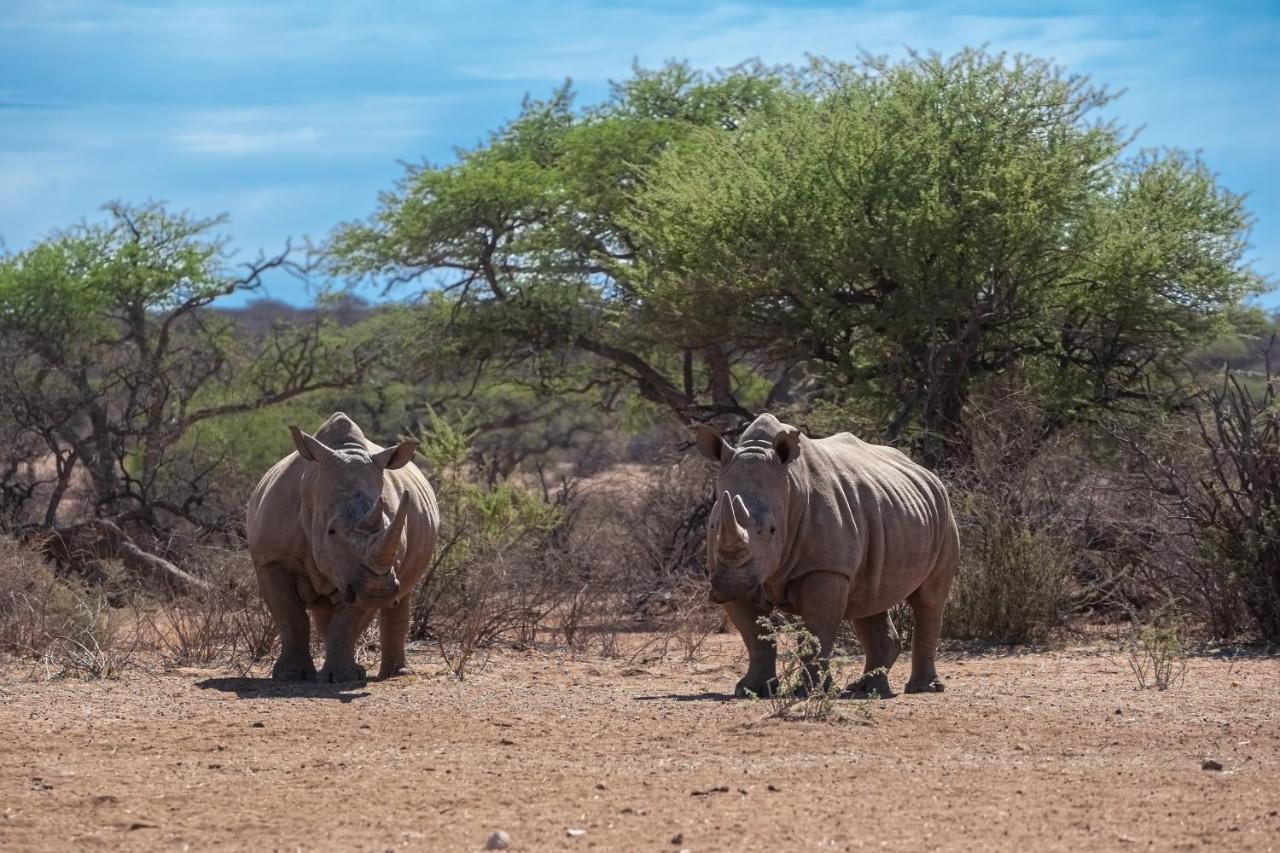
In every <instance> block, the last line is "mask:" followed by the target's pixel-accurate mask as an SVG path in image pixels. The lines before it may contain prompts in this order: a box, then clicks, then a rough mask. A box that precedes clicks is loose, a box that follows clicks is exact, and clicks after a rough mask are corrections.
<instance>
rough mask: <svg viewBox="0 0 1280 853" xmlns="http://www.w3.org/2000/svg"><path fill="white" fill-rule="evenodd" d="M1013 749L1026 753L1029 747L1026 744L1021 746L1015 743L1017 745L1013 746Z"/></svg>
mask: <svg viewBox="0 0 1280 853" xmlns="http://www.w3.org/2000/svg"><path fill="white" fill-rule="evenodd" d="M1013 748H1014V749H1016V750H1018V752H1026V751H1027V747H1026V746H1025V745H1024V744H1020V743H1015V744H1014V745H1013Z"/></svg>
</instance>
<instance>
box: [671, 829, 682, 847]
mask: <svg viewBox="0 0 1280 853" xmlns="http://www.w3.org/2000/svg"><path fill="white" fill-rule="evenodd" d="M671 843H672V844H674V845H676V846H677V847H679V846H680V845H681V844H684V833H683V832H677V833H676V834H675V835H673V836H671Z"/></svg>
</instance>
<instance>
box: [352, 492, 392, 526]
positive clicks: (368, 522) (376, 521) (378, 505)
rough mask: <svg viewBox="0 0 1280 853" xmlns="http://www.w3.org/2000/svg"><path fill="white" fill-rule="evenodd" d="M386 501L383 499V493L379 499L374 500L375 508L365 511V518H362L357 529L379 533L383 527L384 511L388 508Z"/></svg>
mask: <svg viewBox="0 0 1280 853" xmlns="http://www.w3.org/2000/svg"><path fill="white" fill-rule="evenodd" d="M386 506H387V505H386V502H385V501H383V500H382V495H378V499H377V500H376V501H374V502H373V508H372V509H370V510H369V511H368V512H367V513H365V515H364V518H362V519H360V521H359V523H358V524H356V529H357V530H363V531H364V532H365V533H377V532H378V531H379V530H381V529H382V524H383V521H384V519H383V512H384V511H385V509H386Z"/></svg>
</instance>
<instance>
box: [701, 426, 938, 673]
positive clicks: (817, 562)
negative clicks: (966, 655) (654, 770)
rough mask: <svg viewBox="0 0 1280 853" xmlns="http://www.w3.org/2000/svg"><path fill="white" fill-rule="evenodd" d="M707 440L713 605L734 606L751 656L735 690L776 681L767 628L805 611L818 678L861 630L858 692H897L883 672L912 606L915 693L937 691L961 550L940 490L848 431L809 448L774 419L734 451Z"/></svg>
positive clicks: (712, 435) (920, 471)
mask: <svg viewBox="0 0 1280 853" xmlns="http://www.w3.org/2000/svg"><path fill="white" fill-rule="evenodd" d="M697 444H698V449H699V450H700V451H701V452H702V454H703V455H704V456H707V457H708V458H710V459H712V460H715V461H716V462H718V463H719V465H720V472H719V476H718V478H717V483H716V491H717V493H718V494H719V498H718V499H717V501H716V505H715V507H714V508H713V509H712V512H711V517H710V519H709V521H708V528H707V563H708V567H709V570H710V575H711V599H712V601H714V602H717V603H720V604H723V605H724V608H725V611H726V613H727V614H728V616H729V619H730V621H732V622H733V624H734V626H735V627H736V628H737V629H738V631H739V632H740V633H741V634H742V638H743V641H744V642H745V643H746V645H747V652H748V656H749V659H750V662H749V664H748V668H747V674H746V675H745V676H744V677H743V678H742V680H741V681H739V682H738V684H737V687H736V688H735V690H734V692H735V694H736V695H738V696H745V695H748V694H755V695H765V694H767V693H769V692H771V691H772V689H773V687H774V686H775V683H776V678H777V675H776V666H775V655H776V651H775V649H774V647H773V646H772V644H770V643H769V642H768V641H766V640H765V639H764V638H762V637H761V636H760V626H759V625H758V623H757V620H758V619H759V618H760V617H761V616H765V615H768V614H770V613H771V612H773V611H774V610H775V609H778V610H782V611H783V612H790V613H796V614H799V616H800V618H801V620H802V621H803V622H804V625H805V627H806V628H807V629H808V630H809V631H810V632H812V633H813V634H814V635H815V636H816V637H817V639H818V643H819V646H820V651H819V653H818V655H817V656H816V658H814V659H813V660H811V661H809V662H808V664H809V670H810V674H811V676H813V677H816V673H817V672H818V669H819V667H821V666H822V665H823V664H824V663H825V662H826V661H827V660H829V658H830V655H831V646H832V644H833V642H834V641H835V636H836V633H837V631H838V630H839V627H840V623H841V622H842V621H843V620H845V619H848V620H850V621H852V623H853V627H854V630H855V632H856V633H857V635H858V640H859V641H860V642H861V644H862V647H863V649H864V650H865V653H866V666H865V669H864V674H863V677H862V678H860V679H859V680H858V681H857V682H855V683H854V684H853V685H851V690H852V691H853V692H854V693H855V694H860V695H866V694H870V693H877V694H880V695H882V696H888V695H892V694H891V691H890V687H889V680H888V677H887V675H886V674H879V675H877V674H874V673H875V671H876V670H880V669H882V668H883V669H884V671H885V672H886V673H887V671H888V669H889V668H890V667H892V666H893V663H894V661H895V660H896V659H897V657H898V651H899V646H898V636H897V633H896V631H895V630H894V627H893V623H892V621H891V620H890V618H889V613H888V611H889V608H890V607H892V606H894V605H895V604H898V603H899V602H901V601H904V600H905V601H906V602H907V603H908V604H910V606H911V609H912V611H913V613H914V615H915V628H914V631H913V632H912V643H911V677H910V679H909V680H908V682H907V686H906V691H907V692H908V693H923V692H940V691H941V690H942V689H943V685H942V682H941V681H939V679H938V674H937V671H936V669H935V665H934V661H935V656H936V652H937V647H938V640H939V636H940V634H941V630H942V609H943V604H944V603H945V601H946V597H947V592H948V591H949V590H950V588H951V580H952V578H953V577H954V575H955V570H956V563H957V561H958V559H959V553H960V540H959V535H958V533H957V531H956V523H955V519H954V517H953V516H952V514H951V505H950V503H949V501H948V500H947V493H946V490H945V489H944V488H943V485H942V482H941V481H940V480H939V479H938V478H937V477H936V476H934V475H933V474H932V473H930V472H929V471H927V470H925V469H924V468H922V467H920V466H919V465H916V464H915V463H914V462H912V461H911V460H910V459H909V458H907V457H906V456H905V455H903V454H902V453H900V452H899V451H897V450H894V449H893V448H891V447H882V446H879V445H874V444H867V443H866V442H864V441H862V440H861V439H858V438H855V437H854V436H852V435H850V434H849V433H840V434H839V435H833V436H831V437H829V438H822V439H811V438H808V437H806V436H804V435H802V434H801V433H800V430H798V429H797V428H795V427H793V426H789V425H787V424H784V423H782V422H780V421H779V420H778V419H777V418H775V417H774V416H773V415H768V414H765V415H761V416H760V417H758V418H756V419H755V420H754V421H753V422H752V423H751V425H750V426H748V427H747V429H746V431H745V432H743V433H742V437H741V439H740V440H739V441H738V446H737V447H736V448H735V447H731V446H729V444H728V443H727V442H725V441H724V440H723V439H722V438H721V436H720V433H719V432H718V431H716V430H715V429H714V428H712V427H707V426H703V427H699V429H698V432H697ZM811 683H813V682H811Z"/></svg>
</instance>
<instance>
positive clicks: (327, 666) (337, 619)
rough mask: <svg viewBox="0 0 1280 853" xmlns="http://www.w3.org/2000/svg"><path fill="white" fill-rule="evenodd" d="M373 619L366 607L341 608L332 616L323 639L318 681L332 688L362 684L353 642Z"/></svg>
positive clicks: (362, 678) (362, 674)
mask: <svg viewBox="0 0 1280 853" xmlns="http://www.w3.org/2000/svg"><path fill="white" fill-rule="evenodd" d="M372 619H373V611H372V610H371V609H369V608H367V607H351V606H346V605H344V606H341V607H339V608H338V609H337V610H336V611H335V612H334V614H333V619H332V620H331V621H330V622H329V633H328V635H327V636H326V637H325V643H324V666H323V667H321V669H320V680H321V681H323V682H332V683H335V684H340V683H343V682H349V681H364V678H365V672H364V667H362V666H360V665H359V664H358V663H356V641H358V640H359V639H360V635H361V634H362V633H364V629H365V628H367V627H368V626H369V622H370V620H372Z"/></svg>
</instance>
